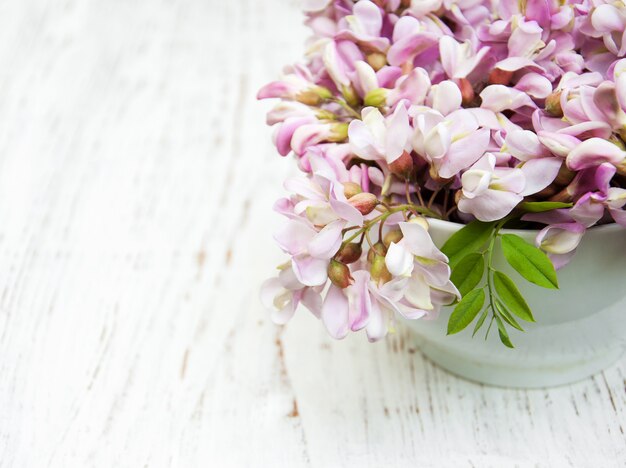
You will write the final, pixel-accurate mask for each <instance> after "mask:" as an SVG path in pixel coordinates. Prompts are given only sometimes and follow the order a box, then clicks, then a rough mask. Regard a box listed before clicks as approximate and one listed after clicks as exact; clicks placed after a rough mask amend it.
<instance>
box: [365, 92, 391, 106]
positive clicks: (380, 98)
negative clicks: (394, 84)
mask: <svg viewBox="0 0 626 468" xmlns="http://www.w3.org/2000/svg"><path fill="white" fill-rule="evenodd" d="M387 92H388V91H387V90H386V89H384V88H376V89H372V90H371V91H370V92H369V93H367V94H366V95H365V97H364V98H363V104H365V105H366V106H372V107H382V106H384V105H385V104H386V103H387Z"/></svg>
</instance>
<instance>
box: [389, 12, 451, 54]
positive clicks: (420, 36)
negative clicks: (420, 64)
mask: <svg viewBox="0 0 626 468" xmlns="http://www.w3.org/2000/svg"><path fill="white" fill-rule="evenodd" d="M441 35H442V32H441V30H437V29H435V28H431V27H429V24H428V23H425V22H423V21H418V20H417V19H415V18H413V17H411V16H403V17H402V18H400V19H399V20H398V21H397V22H396V24H395V25H394V30H393V44H392V45H391V47H390V48H389V51H388V52H387V61H388V62H389V64H391V65H396V66H402V65H404V64H405V63H410V62H412V61H413V60H414V59H415V58H416V57H419V56H421V55H422V54H424V53H426V52H427V51H428V50H429V49H431V48H433V47H436V45H437V41H438V39H439V38H440V37H441Z"/></svg>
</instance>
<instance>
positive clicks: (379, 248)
mask: <svg viewBox="0 0 626 468" xmlns="http://www.w3.org/2000/svg"><path fill="white" fill-rule="evenodd" d="M379 254H380V255H387V247H385V244H383V243H382V242H376V243H375V244H374V247H373V248H371V249H369V250H368V252H367V261H368V262H370V263H372V262H373V261H374V257H375V256H376V255H379Z"/></svg>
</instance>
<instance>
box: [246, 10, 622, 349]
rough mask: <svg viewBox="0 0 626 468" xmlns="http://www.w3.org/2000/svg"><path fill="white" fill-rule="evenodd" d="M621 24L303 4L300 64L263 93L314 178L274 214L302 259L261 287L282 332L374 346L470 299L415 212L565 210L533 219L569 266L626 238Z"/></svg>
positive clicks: (451, 216) (465, 217)
mask: <svg viewBox="0 0 626 468" xmlns="http://www.w3.org/2000/svg"><path fill="white" fill-rule="evenodd" d="M625 11H626V10H625V7H624V2H623V1H621V0H620V1H613V0H567V1H560V2H559V1H556V0H554V1H553V0H527V1H518V0H499V1H492V0H419V1H418V0H412V1H401V0H359V1H356V0H306V1H305V13H306V17H307V18H306V21H305V23H306V24H307V26H309V27H310V28H311V30H312V32H313V36H312V37H311V38H310V39H309V40H308V42H307V53H306V55H305V62H304V63H303V64H299V65H295V66H293V67H290V68H288V69H286V70H285V75H284V77H283V78H282V79H280V80H278V81H275V82H273V83H270V84H269V85H267V86H265V87H264V88H262V89H261V90H260V91H259V94H258V97H259V99H266V98H275V99H278V100H279V101H280V102H279V103H278V104H277V105H275V106H274V107H273V108H272V109H271V110H270V111H269V112H268V114H267V123H268V124H269V125H272V126H273V127H274V143H275V145H276V147H277V149H278V152H279V153H280V154H281V155H283V156H287V155H291V154H294V155H295V156H296V158H295V159H296V162H297V165H298V168H299V169H300V170H302V171H303V172H305V173H306V177H303V178H294V179H289V180H288V181H287V182H286V184H285V187H286V189H287V190H288V191H289V192H290V195H289V197H288V198H283V199H281V200H279V201H278V202H277V203H276V205H275V208H276V210H277V211H278V212H279V213H281V214H283V215H284V216H285V217H286V218H287V220H288V222H287V224H286V225H285V226H284V227H283V228H281V229H280V230H279V231H278V233H277V234H276V241H277V242H278V244H279V246H280V247H281V248H282V249H283V250H284V251H285V252H286V253H287V254H288V255H289V257H290V261H289V262H287V263H286V264H284V265H283V266H281V267H280V273H279V275H278V277H276V278H273V279H271V280H269V281H268V282H267V283H266V284H265V286H264V288H263V300H264V303H265V304H266V305H267V306H268V307H269V308H271V309H272V317H273V319H274V320H275V321H276V322H278V323H284V322H286V321H287V320H288V319H289V318H290V317H291V316H292V315H293V313H294V311H295V310H296V308H297V307H298V305H299V304H303V305H304V306H305V307H307V308H309V310H311V312H313V314H315V315H316V316H318V317H319V318H320V319H321V320H322V322H323V324H324V326H325V327H326V329H327V330H328V332H329V333H330V334H331V335H332V336H333V337H335V338H343V337H344V336H346V334H348V333H350V332H353V331H358V330H364V331H365V334H366V335H367V337H368V339H369V340H371V341H375V340H378V339H380V338H382V337H383V336H385V334H386V333H387V332H388V331H389V330H390V328H391V327H392V325H393V322H394V321H395V320H396V319H397V318H398V317H402V318H404V319H417V318H422V317H423V318H431V317H434V316H436V315H437V312H438V311H439V309H440V308H442V307H444V306H447V305H451V304H453V303H454V302H455V301H456V300H458V299H460V297H459V292H458V290H457V289H456V287H455V286H454V285H453V284H452V282H451V280H450V267H449V265H448V259H447V258H446V257H445V255H444V254H443V253H442V252H441V251H440V250H439V249H437V248H436V247H435V245H434V244H433V242H432V239H431V236H430V234H429V232H428V226H427V223H424V220H423V219H422V218H421V217H420V216H419V215H418V214H419V213H428V215H429V216H433V217H441V218H442V219H446V220H450V221H454V222H461V223H467V222H470V221H473V220H474V219H478V220H481V221H498V220H505V218H507V217H508V216H509V215H512V218H517V217H519V216H522V213H523V211H524V210H525V209H529V208H530V207H531V206H532V205H527V204H522V205H520V202H523V201H524V202H534V201H561V202H566V203H568V205H565V206H569V205H570V204H571V207H569V208H567V209H556V210H550V211H548V212H545V213H533V214H526V215H525V216H523V218H522V219H523V220H525V221H528V222H532V223H540V224H542V225H545V227H543V229H541V230H540V232H539V235H538V236H537V238H536V245H537V246H538V247H539V248H541V249H543V250H544V251H545V252H547V254H548V256H549V258H550V259H551V260H552V262H553V264H554V265H555V267H557V268H561V267H563V266H564V265H566V264H567V262H568V261H569V260H570V259H571V258H572V256H573V255H574V253H575V251H576V249H577V246H578V245H579V243H580V241H581V239H582V238H583V236H584V234H585V232H586V230H587V229H589V228H592V227H593V226H596V225H599V224H605V223H614V222H615V223H618V224H620V225H622V226H625V227H626V209H625V208H626V189H625V188H623V187H624V184H625V183H626V58H622V57H623V56H624V55H625V52H626V49H625V48H626V42H625V39H626V33H624V29H625V26H626V13H625ZM559 206H561V205H559ZM505 222H508V220H505ZM420 223H424V224H423V225H422V224H420ZM531 227H534V225H531ZM398 229H399V230H400V231H398ZM368 249H369V252H368ZM455 268H456V267H455ZM488 274H489V273H488ZM492 306H493V304H492ZM494 313H497V311H494Z"/></svg>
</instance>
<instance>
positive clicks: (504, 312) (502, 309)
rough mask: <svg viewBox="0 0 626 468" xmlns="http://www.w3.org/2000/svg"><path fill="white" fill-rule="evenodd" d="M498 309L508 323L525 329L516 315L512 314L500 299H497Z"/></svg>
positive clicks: (520, 329) (521, 329)
mask: <svg viewBox="0 0 626 468" xmlns="http://www.w3.org/2000/svg"><path fill="white" fill-rule="evenodd" d="M496 310H497V311H498V313H499V314H500V317H502V318H503V319H504V321H505V322H506V323H508V324H509V325H511V326H512V327H513V328H517V329H518V330H519V331H524V329H523V328H522V326H521V325H520V324H519V323H518V322H517V320H515V317H513V315H511V312H509V310H508V309H507V308H506V306H505V305H504V304H503V303H502V302H501V301H500V300H498V299H496Z"/></svg>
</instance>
